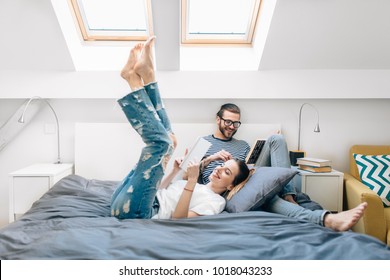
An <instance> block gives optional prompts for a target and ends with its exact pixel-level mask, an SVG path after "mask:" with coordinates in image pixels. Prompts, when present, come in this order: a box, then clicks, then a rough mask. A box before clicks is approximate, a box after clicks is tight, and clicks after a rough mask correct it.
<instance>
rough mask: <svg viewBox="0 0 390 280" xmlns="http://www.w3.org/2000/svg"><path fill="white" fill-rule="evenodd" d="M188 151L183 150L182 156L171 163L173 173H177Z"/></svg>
mask: <svg viewBox="0 0 390 280" xmlns="http://www.w3.org/2000/svg"><path fill="white" fill-rule="evenodd" d="M187 153H188V149H186V150H185V152H184V156H182V157H178V158H175V161H174V162H173V169H174V170H175V171H178V170H179V169H180V164H181V163H182V162H183V160H184V157H185V156H186V155H187Z"/></svg>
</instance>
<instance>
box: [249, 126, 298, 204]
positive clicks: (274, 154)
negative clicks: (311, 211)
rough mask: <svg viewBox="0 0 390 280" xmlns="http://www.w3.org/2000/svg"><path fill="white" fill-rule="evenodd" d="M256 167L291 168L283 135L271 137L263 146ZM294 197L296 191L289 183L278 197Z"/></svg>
mask: <svg viewBox="0 0 390 280" xmlns="http://www.w3.org/2000/svg"><path fill="white" fill-rule="evenodd" d="M256 166H272V167H284V168H291V164H290V158H289V155H288V148H287V143H286V141H285V139H284V137H283V135H280V134H275V135H271V136H270V137H269V138H268V139H267V141H266V142H265V144H264V147H263V150H262V151H261V153H260V156H259V159H258V160H257V162H256ZM286 195H296V191H295V189H294V187H293V185H292V182H291V181H290V182H289V183H288V184H287V185H286V186H285V187H284V189H283V190H282V191H281V193H280V196H281V197H284V196H286Z"/></svg>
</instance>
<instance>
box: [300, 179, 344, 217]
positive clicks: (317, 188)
mask: <svg viewBox="0 0 390 280" xmlns="http://www.w3.org/2000/svg"><path fill="white" fill-rule="evenodd" d="M305 181H306V182H305V189H306V191H305V193H307V194H308V195H309V196H310V198H311V199H312V200H314V201H320V202H321V206H322V207H323V208H324V209H327V210H330V211H334V212H337V211H339V188H338V187H334V186H338V184H339V177H332V176H326V177H325V176H324V177H322V176H306V177H305Z"/></svg>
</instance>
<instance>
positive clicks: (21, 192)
mask: <svg viewBox="0 0 390 280" xmlns="http://www.w3.org/2000/svg"><path fill="white" fill-rule="evenodd" d="M13 186H14V188H13V191H14V201H13V203H14V211H15V214H22V213H24V212H26V211H27V210H28V209H30V207H31V205H32V204H33V202H34V201H36V200H38V199H39V198H40V197H41V196H42V195H43V194H44V193H45V192H47V191H48V190H49V187H50V179H49V177H14V178H13Z"/></svg>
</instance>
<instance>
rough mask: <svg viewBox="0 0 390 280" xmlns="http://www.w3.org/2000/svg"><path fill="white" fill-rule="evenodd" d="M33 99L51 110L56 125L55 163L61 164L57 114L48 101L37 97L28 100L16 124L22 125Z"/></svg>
mask: <svg viewBox="0 0 390 280" xmlns="http://www.w3.org/2000/svg"><path fill="white" fill-rule="evenodd" d="M35 99H40V100H43V101H45V103H46V104H47V105H48V106H49V107H50V109H51V110H52V112H53V114H54V117H55V119H56V124H57V161H56V162H55V163H61V156H60V125H59V122H58V117H57V114H56V112H55V111H54V109H53V107H52V106H51V105H50V103H49V101H47V100H46V99H43V98H41V97H39V96H33V97H31V98H30V100H29V101H28V102H27V104H26V107H24V110H23V113H22V115H21V116H20V118H19V120H18V122H20V123H24V115H25V113H26V110H27V108H28V106H29V105H30V103H31V102H32V101H33V100H35Z"/></svg>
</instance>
